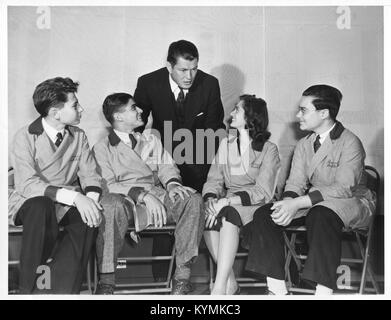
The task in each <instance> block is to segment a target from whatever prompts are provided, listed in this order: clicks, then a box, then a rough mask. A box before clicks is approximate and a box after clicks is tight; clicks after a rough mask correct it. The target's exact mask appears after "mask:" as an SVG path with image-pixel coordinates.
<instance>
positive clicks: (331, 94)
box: [302, 84, 342, 120]
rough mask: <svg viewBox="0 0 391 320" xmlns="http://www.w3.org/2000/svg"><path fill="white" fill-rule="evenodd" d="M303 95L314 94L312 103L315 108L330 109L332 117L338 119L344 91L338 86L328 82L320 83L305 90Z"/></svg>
mask: <svg viewBox="0 0 391 320" xmlns="http://www.w3.org/2000/svg"><path fill="white" fill-rule="evenodd" d="M302 95H303V96H313V97H314V100H312V104H313V105H314V107H315V109H316V110H323V109H328V110H329V115H330V118H331V119H333V120H335V119H336V117H337V114H338V111H339V107H340V106H341V101H342V93H341V91H339V90H338V89H337V88H334V87H332V86H329V85H326V84H318V85H314V86H311V87H309V88H307V89H306V90H304V92H303V94H302Z"/></svg>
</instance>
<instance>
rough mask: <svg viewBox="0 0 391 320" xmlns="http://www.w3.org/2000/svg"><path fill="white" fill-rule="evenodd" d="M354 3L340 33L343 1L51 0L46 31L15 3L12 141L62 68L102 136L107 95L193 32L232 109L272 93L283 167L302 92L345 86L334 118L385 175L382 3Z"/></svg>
mask: <svg viewBox="0 0 391 320" xmlns="http://www.w3.org/2000/svg"><path fill="white" fill-rule="evenodd" d="M349 10H350V19H351V21H350V29H342V30H341V29H339V28H338V26H337V19H338V18H339V17H341V13H337V7H50V21H49V24H48V20H46V21H45V22H46V25H47V26H49V28H48V29H40V28H39V26H38V25H39V21H41V22H42V17H43V13H42V11H39V10H38V11H37V7H9V8H8V68H9V70H8V74H9V84H8V86H9V93H8V101H9V104H8V132H9V138H8V141H9V145H10V144H11V143H12V139H13V136H14V133H15V132H16V130H17V129H18V128H20V127H21V126H23V125H25V124H27V123H29V122H31V121H32V120H34V119H35V118H36V117H37V113H36V111H35V109H34V107H33V104H32V98H31V97H32V93H33V91H34V88H35V86H36V85H37V84H38V83H40V82H41V81H43V80H45V79H48V78H51V77H55V76H69V77H71V78H72V79H74V80H78V81H79V82H80V87H79V94H78V96H79V100H80V103H81V105H82V106H83V107H84V109H85V111H84V114H83V118H82V121H81V123H80V127H82V128H83V129H84V130H85V131H86V132H87V135H88V138H89V140H90V144H91V145H93V144H94V143H95V142H96V141H97V140H98V139H100V138H101V137H102V136H103V135H104V134H105V130H104V129H103V128H104V127H105V126H106V125H107V123H106V122H105V120H104V118H103V115H102V112H101V104H102V102H103V99H104V98H105V97H106V95H108V94H110V93H113V92H118V91H125V92H129V93H131V94H133V92H134V89H135V86H136V81H137V78H138V77H139V76H140V75H142V74H144V73H147V72H150V71H152V70H155V69H157V68H160V67H162V66H164V65H165V59H166V54H167V49H168V46H169V44H170V43H171V42H172V41H175V40H179V39H187V40H190V41H192V42H194V43H195V44H196V45H197V47H198V49H199V52H200V62H199V67H200V69H202V70H204V71H206V72H209V73H211V74H213V75H214V76H216V77H217V78H218V79H219V81H220V86H221V93H222V101H223V105H224V108H225V111H226V115H228V113H229V111H230V110H231V109H232V107H233V105H234V103H235V101H236V100H237V98H238V96H239V95H240V94H242V93H253V94H256V95H258V96H261V97H263V98H265V100H266V101H267V102H268V108H269V114H270V131H271V132H272V137H271V140H272V141H273V142H276V143H277V144H278V146H279V149H280V153H281V156H282V159H283V161H284V164H288V162H289V158H290V154H291V152H292V150H293V147H294V145H295V144H296V142H297V139H298V138H299V135H298V134H297V126H296V124H295V112H296V110H297V102H298V100H299V97H300V95H301V93H302V91H303V90H304V89H305V88H306V87H308V86H309V85H312V84H317V83H328V84H331V85H334V86H336V87H338V88H339V89H340V90H341V91H342V93H343V95H344V99H343V102H342V107H341V111H340V115H339V119H340V120H341V121H342V122H343V124H344V125H345V126H346V127H348V128H350V129H351V130H352V131H353V132H355V133H356V134H357V135H358V136H359V137H360V138H361V140H362V142H363V144H364V147H365V149H366V151H367V163H368V164H371V165H374V166H375V167H376V168H377V169H378V170H379V171H380V172H381V175H382V176H383V172H384V137H383V131H384V130H383V129H384V106H383V9H382V8H381V7H350V8H349ZM344 12H345V13H346V10H345V11H344ZM40 19H41V20H40ZM37 21H38V25H37ZM285 167H286V168H287V166H285Z"/></svg>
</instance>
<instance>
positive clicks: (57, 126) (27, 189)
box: [8, 77, 102, 294]
mask: <svg viewBox="0 0 391 320" xmlns="http://www.w3.org/2000/svg"><path fill="white" fill-rule="evenodd" d="M78 85H79V84H78V83H76V82H73V81H72V80H71V79H70V78H60V77H57V78H54V79H49V80H46V81H44V82H42V83H40V84H39V85H38V86H37V87H36V88H35V91H34V95H33V101H34V106H35V108H36V110H37V111H38V113H39V114H40V117H39V118H38V119H36V120H35V121H34V122H33V123H31V124H30V125H28V126H26V127H23V128H22V129H20V130H19V131H18V132H17V133H16V135H15V139H14V142H13V144H12V147H11V149H12V150H11V162H12V166H13V168H14V175H15V189H14V190H13V191H12V192H11V193H10V195H9V202H8V203H9V218H10V224H15V225H23V238H22V249H21V254H20V279H19V287H20V293H23V294H30V293H64V294H67V293H79V292H80V288H81V284H82V278H83V276H84V274H85V270H86V266H87V262H88V256H89V253H90V249H91V247H92V245H93V244H94V241H95V238H96V235H97V229H96V227H97V226H99V224H100V222H101V213H100V211H101V210H102V207H101V205H100V204H99V203H98V200H99V197H100V194H101V191H102V190H101V180H102V178H101V177H100V176H99V174H98V173H97V170H96V162H95V160H94V157H93V156H92V153H91V151H90V149H89V146H88V141H87V137H86V135H85V133H84V131H83V130H81V129H79V128H78V127H75V125H77V124H79V122H80V117H81V113H82V111H83V108H82V107H81V106H80V104H79V101H78V99H77V97H76V92H77V88H78ZM80 186H81V188H80ZM59 226H61V227H63V229H64V232H61V233H60V232H59ZM41 266H43V267H44V268H42V267H41ZM40 267H41V268H40ZM40 270H41V271H40ZM39 276H42V277H45V281H38V277H39Z"/></svg>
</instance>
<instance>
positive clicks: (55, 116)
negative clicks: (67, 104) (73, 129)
mask: <svg viewBox="0 0 391 320" xmlns="http://www.w3.org/2000/svg"><path fill="white" fill-rule="evenodd" d="M59 111H60V110H59V109H58V108H56V107H52V108H50V109H49V111H48V116H50V117H51V118H53V119H56V120H60V112H59Z"/></svg>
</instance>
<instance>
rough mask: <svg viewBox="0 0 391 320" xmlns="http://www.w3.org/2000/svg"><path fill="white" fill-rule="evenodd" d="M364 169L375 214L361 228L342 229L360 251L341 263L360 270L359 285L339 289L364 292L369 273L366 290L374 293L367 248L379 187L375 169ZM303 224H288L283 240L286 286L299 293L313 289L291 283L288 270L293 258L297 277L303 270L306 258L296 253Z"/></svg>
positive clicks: (303, 231)
mask: <svg viewBox="0 0 391 320" xmlns="http://www.w3.org/2000/svg"><path fill="white" fill-rule="evenodd" d="M365 171H366V173H367V187H368V188H369V189H370V190H372V191H374V192H375V193H376V200H377V201H376V210H375V214H374V215H372V216H371V217H370V222H369V225H368V227H367V228H363V229H346V228H345V229H344V230H343V232H344V234H345V235H346V234H350V235H353V236H354V238H355V240H356V243H357V245H358V249H359V252H360V257H359V258H357V259H353V258H343V257H342V258H341V263H350V264H362V265H363V267H362V271H361V277H360V285H359V287H358V288H357V287H352V286H349V287H341V288H340V289H345V290H357V289H358V293H359V294H363V293H365V290H366V279H367V274H369V277H370V281H371V283H372V286H373V289H368V290H367V291H372V292H375V293H376V294H379V293H380V289H379V286H378V283H377V281H376V279H375V275H374V272H373V269H372V266H371V263H370V260H369V257H370V252H369V249H370V247H371V243H372V237H373V223H374V219H375V215H376V214H377V213H378V210H379V208H380V206H379V188H380V175H379V173H378V172H377V170H376V169H375V168H373V167H371V166H365ZM305 232H306V227H305V226H288V227H286V228H285V230H284V241H285V253H286V260H285V274H286V281H287V286H288V289H289V291H290V292H301V293H313V292H314V290H310V289H304V288H298V287H295V286H294V285H293V281H292V275H291V270H290V264H291V261H292V259H293V261H294V263H295V264H296V267H297V270H298V273H299V277H300V275H301V272H302V271H303V267H304V261H305V259H306V258H307V256H306V255H305V254H298V253H297V251H296V245H297V235H298V234H300V233H305ZM363 239H365V244H364V243H363Z"/></svg>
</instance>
